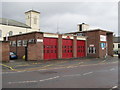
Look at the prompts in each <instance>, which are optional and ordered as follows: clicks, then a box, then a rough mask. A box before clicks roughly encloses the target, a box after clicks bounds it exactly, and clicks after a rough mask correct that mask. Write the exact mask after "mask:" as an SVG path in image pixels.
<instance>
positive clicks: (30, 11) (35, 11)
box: [25, 10, 40, 14]
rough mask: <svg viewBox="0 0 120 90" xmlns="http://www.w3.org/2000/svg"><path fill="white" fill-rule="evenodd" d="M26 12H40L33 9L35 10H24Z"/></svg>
mask: <svg viewBox="0 0 120 90" xmlns="http://www.w3.org/2000/svg"><path fill="white" fill-rule="evenodd" d="M28 12H36V13H39V14H40V12H38V11H35V10H29V11H27V12H25V13H28Z"/></svg>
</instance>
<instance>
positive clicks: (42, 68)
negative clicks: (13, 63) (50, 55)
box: [15, 61, 67, 71]
mask: <svg viewBox="0 0 120 90" xmlns="http://www.w3.org/2000/svg"><path fill="white" fill-rule="evenodd" d="M65 62H67V61H62V62H57V63H55V64H48V65H45V66H43V67H35V68H27V69H23V70H20V69H19V70H18V69H16V70H15V71H32V70H44V69H49V67H50V66H55V65H57V64H62V63H65Z"/></svg>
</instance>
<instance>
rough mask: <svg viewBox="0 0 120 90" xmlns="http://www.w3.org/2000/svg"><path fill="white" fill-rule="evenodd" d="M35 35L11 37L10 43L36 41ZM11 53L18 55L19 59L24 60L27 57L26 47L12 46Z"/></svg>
mask: <svg viewBox="0 0 120 90" xmlns="http://www.w3.org/2000/svg"><path fill="white" fill-rule="evenodd" d="M35 38H36V37H35V33H29V34H23V35H16V36H11V37H9V41H18V40H30V39H35ZM16 43H17V42H16ZM10 51H12V52H15V53H16V54H17V55H18V58H20V59H21V58H22V57H23V56H24V55H25V46H23V45H22V46H17V47H16V46H12V45H10Z"/></svg>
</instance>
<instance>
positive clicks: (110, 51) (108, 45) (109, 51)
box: [107, 33, 113, 56]
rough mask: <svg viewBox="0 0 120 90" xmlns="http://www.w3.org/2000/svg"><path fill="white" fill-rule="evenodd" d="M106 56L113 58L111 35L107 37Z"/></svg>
mask: <svg viewBox="0 0 120 90" xmlns="http://www.w3.org/2000/svg"><path fill="white" fill-rule="evenodd" d="M107 47H108V48H107V50H108V55H110V56H113V33H111V34H108V35H107Z"/></svg>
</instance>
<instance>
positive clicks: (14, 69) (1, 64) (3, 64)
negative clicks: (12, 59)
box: [0, 64, 15, 71]
mask: <svg viewBox="0 0 120 90" xmlns="http://www.w3.org/2000/svg"><path fill="white" fill-rule="evenodd" d="M0 65H2V66H4V67H7V68H9V69H10V70H12V71H13V70H15V69H13V68H12V67H10V66H8V65H5V64H0Z"/></svg>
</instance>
